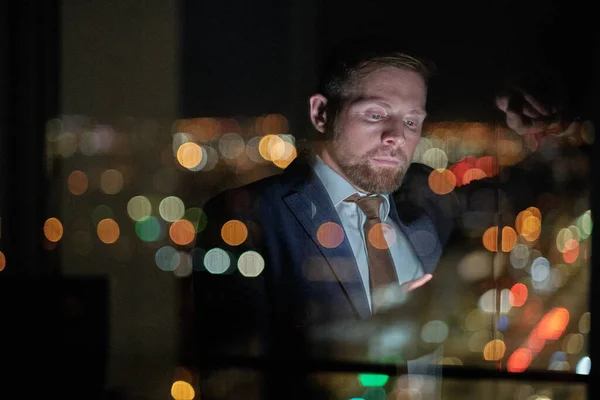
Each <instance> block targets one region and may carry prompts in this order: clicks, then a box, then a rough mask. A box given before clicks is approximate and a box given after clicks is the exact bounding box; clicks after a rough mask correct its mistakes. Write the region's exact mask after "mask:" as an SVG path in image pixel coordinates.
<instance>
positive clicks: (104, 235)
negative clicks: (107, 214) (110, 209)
mask: <svg viewBox="0 0 600 400" xmlns="http://www.w3.org/2000/svg"><path fill="white" fill-rule="evenodd" d="M96 231H97V233H98V238H99V239H100V240H101V241H102V242H104V243H106V244H111V243H114V242H116V241H117V239H119V234H120V229H119V224H117V222H116V221H115V220H114V219H112V218H105V219H103V220H102V221H100V222H98V227H97V229H96Z"/></svg>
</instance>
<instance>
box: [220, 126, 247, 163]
mask: <svg viewBox="0 0 600 400" xmlns="http://www.w3.org/2000/svg"><path fill="white" fill-rule="evenodd" d="M244 150H246V144H245V143H244V139H243V138H242V137H241V136H240V135H239V134H237V133H234V132H229V133H226V134H224V135H223V136H221V138H220V139H219V152H220V153H221V155H222V156H223V157H225V158H228V159H233V158H236V157H238V156H239V155H240V154H242V153H243V152H244Z"/></svg>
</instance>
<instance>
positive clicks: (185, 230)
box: [169, 219, 196, 246]
mask: <svg viewBox="0 0 600 400" xmlns="http://www.w3.org/2000/svg"><path fill="white" fill-rule="evenodd" d="M169 237H170V238H171V240H172V241H173V242H174V243H176V244H178V245H180V246H185V245H186V244H190V243H191V242H193V241H194V238H195V237H196V229H195V228H194V225H193V224H192V223H191V222H190V221H188V220H187V219H180V220H178V221H175V222H173V224H171V227H170V228H169Z"/></svg>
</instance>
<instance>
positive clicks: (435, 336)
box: [421, 320, 448, 343]
mask: <svg viewBox="0 0 600 400" xmlns="http://www.w3.org/2000/svg"><path fill="white" fill-rule="evenodd" d="M447 337H448V325H446V323H445V322H443V321H439V320H434V321H429V322H427V323H426V324H425V325H423V327H422V328H421V339H422V340H423V341H424V342H425V343H442V342H443V341H444V340H446V338H447Z"/></svg>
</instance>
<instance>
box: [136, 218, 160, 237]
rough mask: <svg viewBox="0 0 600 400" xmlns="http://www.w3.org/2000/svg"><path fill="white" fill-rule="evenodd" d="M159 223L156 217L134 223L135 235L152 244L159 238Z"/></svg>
mask: <svg viewBox="0 0 600 400" xmlns="http://www.w3.org/2000/svg"><path fill="white" fill-rule="evenodd" d="M160 232H161V227H160V222H159V221H158V219H157V218H156V217H148V218H144V219H142V220H141V221H137V222H136V223H135V233H136V234H137V235H138V237H139V238H140V239H142V240H143V241H144V242H154V241H156V240H158V238H159V237H160Z"/></svg>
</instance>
